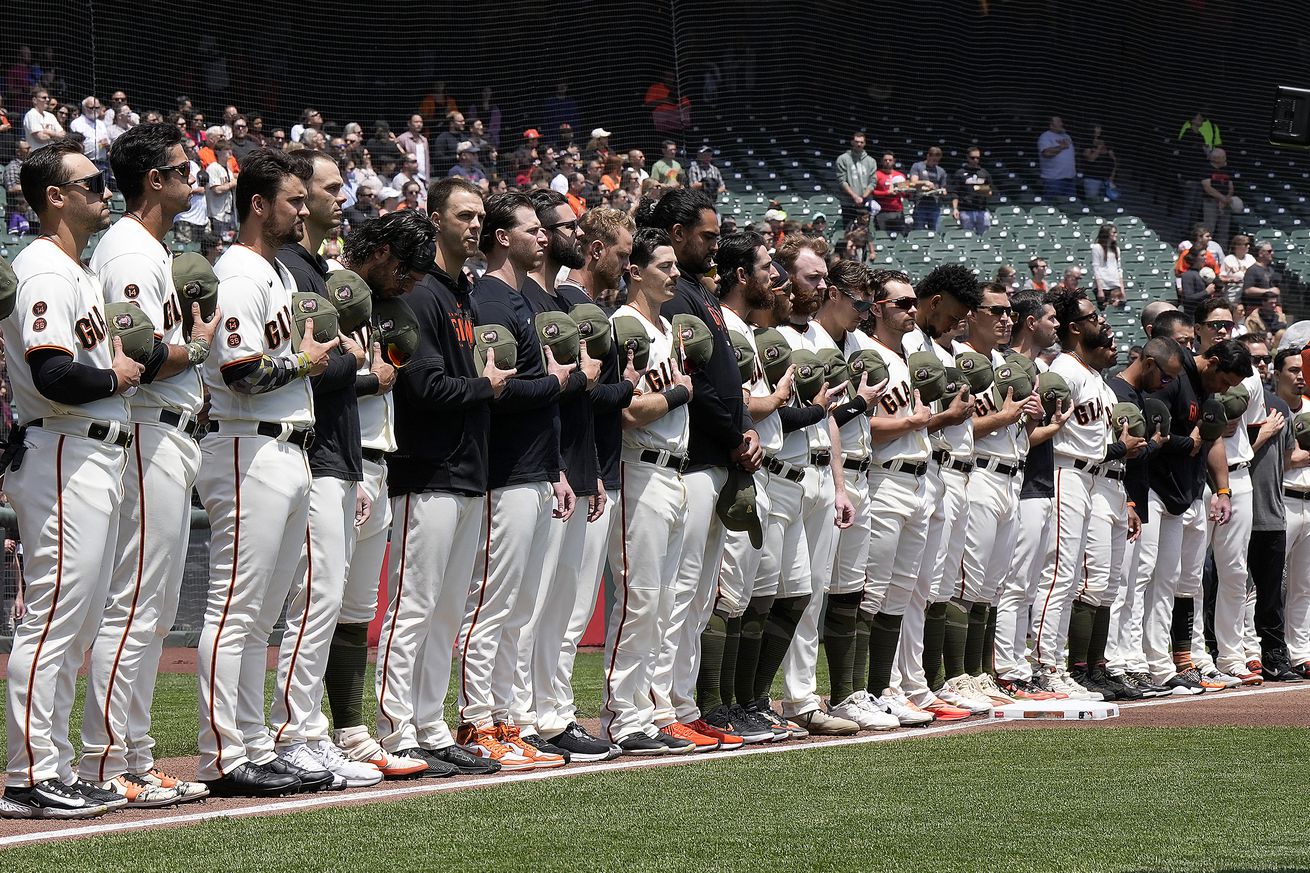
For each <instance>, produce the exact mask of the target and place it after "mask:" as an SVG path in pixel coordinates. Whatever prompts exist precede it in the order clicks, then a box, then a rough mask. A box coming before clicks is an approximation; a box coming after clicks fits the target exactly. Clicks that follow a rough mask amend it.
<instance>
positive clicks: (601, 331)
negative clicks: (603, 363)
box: [569, 303, 614, 358]
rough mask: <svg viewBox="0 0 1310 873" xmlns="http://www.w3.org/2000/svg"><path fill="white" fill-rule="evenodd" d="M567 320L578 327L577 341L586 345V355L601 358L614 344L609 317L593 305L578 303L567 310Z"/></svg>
mask: <svg viewBox="0 0 1310 873" xmlns="http://www.w3.org/2000/svg"><path fill="white" fill-rule="evenodd" d="M569 318H571V319H573V322H574V324H576V325H577V326H578V339H579V340H580V341H582V342H584V343H586V344H587V354H589V355H591V356H592V357H593V358H603V357H605V355H608V354H609V351H610V347H611V346H612V345H613V342H614V335H613V334H611V333H610V320H609V316H607V315H606V314H605V310H603V309H601V308H600V307H599V306H597V305H596V304H594V303H579V304H577V305H575V306H574V307H573V308H572V309H570V310H569Z"/></svg>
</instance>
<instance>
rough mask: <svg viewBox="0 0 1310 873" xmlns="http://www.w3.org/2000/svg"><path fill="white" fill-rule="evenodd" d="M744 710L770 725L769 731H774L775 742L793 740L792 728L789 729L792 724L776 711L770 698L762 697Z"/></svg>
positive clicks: (747, 705)
mask: <svg viewBox="0 0 1310 873" xmlns="http://www.w3.org/2000/svg"><path fill="white" fill-rule="evenodd" d="M743 708H744V709H745V710H746V712H748V713H749V714H751V715H753V716H755V717H756V718H759V719H763V720H764V721H765V722H767V723H768V725H769V730H771V731H773V739H774V741H775V742H782V741H783V740H788V739H791V728H790V727H788V725H789V724H790V723H789V722H788V721H787V719H785V718H783V717H782V716H780V715H778V713H777V712H775V711H774V709H773V705H772V704H771V703H769V698H767V697H761V698H759V699H758V700H752V701H751V702H750V703H748V704H746V706H745V707H743Z"/></svg>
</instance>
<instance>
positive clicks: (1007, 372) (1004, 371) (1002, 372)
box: [996, 367, 1014, 379]
mask: <svg viewBox="0 0 1310 873" xmlns="http://www.w3.org/2000/svg"><path fill="white" fill-rule="evenodd" d="M1013 375H1014V371H1013V370H1011V369H1010V368H1009V367H1002V368H1001V369H999V370H997V371H996V377H997V378H998V379H1009V378H1010V377H1011V376H1013Z"/></svg>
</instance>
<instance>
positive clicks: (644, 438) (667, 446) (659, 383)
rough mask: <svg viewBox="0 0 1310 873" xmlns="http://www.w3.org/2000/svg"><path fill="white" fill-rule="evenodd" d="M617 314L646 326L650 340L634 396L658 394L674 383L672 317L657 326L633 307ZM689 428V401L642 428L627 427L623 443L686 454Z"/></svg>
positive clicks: (675, 453) (629, 446)
mask: <svg viewBox="0 0 1310 873" xmlns="http://www.w3.org/2000/svg"><path fill="white" fill-rule="evenodd" d="M614 314H615V316H619V315H628V316H632V317H633V318H636V319H637V320H639V321H640V322H641V324H642V326H643V327H644V328H646V336H647V337H648V338H649V339H650V358H649V360H648V361H647V363H646V369H645V371H644V372H643V373H642V374H641V378H640V379H639V380H638V381H637V386H636V388H635V389H634V390H633V396H634V397H640V396H642V395H643V394H650V393H652V392H655V393H658V392H660V391H663V390H665V389H666V388H668V387H669V386H670V385H672V384H673V365H672V363H671V361H672V359H673V338H672V330H673V326H672V325H671V324H670V323H669V320H668V319H667V318H664V317H663V316H660V324H659V326H658V327H657V326H655V325H654V324H652V323H651V322H649V321H647V320H646V317H645V316H644V315H642V314H641V313H640V312H638V311H637V310H636V309H633V308H632V307H631V306H620V307H619V309H618V311H616V312H615V313H614ZM690 428H691V419H690V417H689V415H688V410H687V404H685V403H684V404H683V405H681V406H679V407H678V408H677V409H674V410H671V411H669V412H667V413H665V414H664V415H662V416H660V417H659V418H657V419H655V420H654V421H652V422H649V423H647V424H645V425H642V426H641V427H634V428H627V429H625V430H624V431H623V445H624V446H626V447H628V448H634V449H653V450H655V451H658V452H670V453H672V454H674V455H686V454H687V441H688V440H689V439H690V437H691V429H690Z"/></svg>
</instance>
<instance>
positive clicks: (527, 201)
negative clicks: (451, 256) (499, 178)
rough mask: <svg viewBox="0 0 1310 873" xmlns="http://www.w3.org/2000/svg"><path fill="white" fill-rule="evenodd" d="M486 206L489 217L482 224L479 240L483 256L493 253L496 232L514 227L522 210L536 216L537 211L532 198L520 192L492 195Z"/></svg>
mask: <svg viewBox="0 0 1310 873" xmlns="http://www.w3.org/2000/svg"><path fill="white" fill-rule="evenodd" d="M486 204H487V217H486V219H485V220H484V221H483V222H482V238H481V239H479V240H478V248H479V249H480V250H481V251H482V253H483V254H486V253H487V252H489V251H491V247H492V245H494V243H495V240H496V231H498V230H509V229H510V228H512V227H514V225H515V224H516V223H517V222H518V219H517V217H516V215H517V213H518V211H519V210H520V209H524V208H527V209H531V210H532V211H533V213H534V214H535V213H536V211H537V210H536V208H535V207H534V206H533V205H532V198H531V197H529V196H528V195H526V194H524V193H522V192H520V191H507V192H506V193H504V194H492V195H491V196H490V197H488V198H487V199H486Z"/></svg>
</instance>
